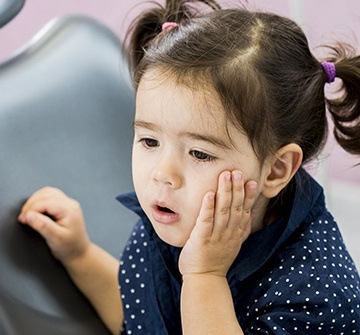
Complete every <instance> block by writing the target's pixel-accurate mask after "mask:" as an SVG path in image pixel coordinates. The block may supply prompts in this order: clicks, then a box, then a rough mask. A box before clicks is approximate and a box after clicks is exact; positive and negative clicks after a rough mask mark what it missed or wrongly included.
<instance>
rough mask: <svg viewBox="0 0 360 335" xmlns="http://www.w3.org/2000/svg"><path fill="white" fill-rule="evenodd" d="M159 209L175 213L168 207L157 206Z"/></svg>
mask: <svg viewBox="0 0 360 335" xmlns="http://www.w3.org/2000/svg"><path fill="white" fill-rule="evenodd" d="M157 209H158V210H159V211H160V212H165V213H171V214H175V212H174V211H172V210H171V209H170V208H167V207H161V206H157Z"/></svg>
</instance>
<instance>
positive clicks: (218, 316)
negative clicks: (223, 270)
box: [181, 274, 244, 335]
mask: <svg viewBox="0 0 360 335" xmlns="http://www.w3.org/2000/svg"><path fill="white" fill-rule="evenodd" d="M181 318H182V326H183V333H184V335H196V334H207V335H211V334H216V335H218V334H232V335H243V334H244V333H243V331H242V329H241V327H240V325H239V323H238V321H237V318H236V315H235V310H234V305H233V300H232V297H231V292H230V288H229V285H228V283H227V280H226V278H224V277H220V276H214V275H207V274H199V275H196V274H192V275H186V276H184V278H183V286H182V292H181Z"/></svg>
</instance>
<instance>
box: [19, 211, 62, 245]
mask: <svg viewBox="0 0 360 335" xmlns="http://www.w3.org/2000/svg"><path fill="white" fill-rule="evenodd" d="M20 222H21V223H23V224H26V225H28V226H30V227H31V228H32V229H34V230H35V231H37V232H38V233H39V234H40V235H41V236H42V237H43V238H44V239H45V240H50V239H51V238H52V237H54V236H55V235H59V234H60V233H61V230H62V227H61V226H59V225H58V224H57V223H56V222H55V221H53V220H52V219H51V218H50V217H48V216H47V215H44V214H41V213H38V212H35V211H28V212H26V213H25V214H23V215H22V217H21V220H20Z"/></svg>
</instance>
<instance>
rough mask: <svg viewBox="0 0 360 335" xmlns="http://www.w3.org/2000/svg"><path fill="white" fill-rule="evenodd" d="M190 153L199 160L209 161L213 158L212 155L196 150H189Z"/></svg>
mask: <svg viewBox="0 0 360 335" xmlns="http://www.w3.org/2000/svg"><path fill="white" fill-rule="evenodd" d="M190 155H191V156H193V157H194V158H195V159H196V160H197V161H199V162H211V161H213V160H215V157H214V156H212V155H209V154H206V153H205V152H202V151H198V150H191V151H190Z"/></svg>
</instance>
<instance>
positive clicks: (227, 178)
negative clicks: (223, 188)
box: [225, 172, 231, 180]
mask: <svg viewBox="0 0 360 335" xmlns="http://www.w3.org/2000/svg"><path fill="white" fill-rule="evenodd" d="M225 179H226V180H231V173H230V172H229V173H227V174H226V175H225Z"/></svg>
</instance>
